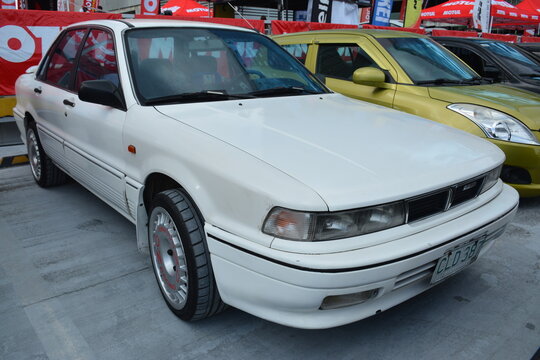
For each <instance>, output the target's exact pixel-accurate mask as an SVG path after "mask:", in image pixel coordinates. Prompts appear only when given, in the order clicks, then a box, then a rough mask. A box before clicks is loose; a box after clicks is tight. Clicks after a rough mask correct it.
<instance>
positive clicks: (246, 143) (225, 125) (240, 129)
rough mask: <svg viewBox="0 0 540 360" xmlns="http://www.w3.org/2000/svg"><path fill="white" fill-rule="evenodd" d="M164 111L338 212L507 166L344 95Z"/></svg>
mask: <svg viewBox="0 0 540 360" xmlns="http://www.w3.org/2000/svg"><path fill="white" fill-rule="evenodd" d="M156 109H157V110H158V111H160V112H161V113H163V114H165V115H167V116H169V117H171V118H174V119H176V120H178V121H181V122H183V123H185V124H187V125H189V126H191V127H193V128H196V129H198V130H200V131H202V132H204V133H206V134H208V135H210V136H213V137H215V138H217V139H220V140H221V141H223V142H226V143H227V144H230V145H231V146H234V147H236V148H238V149H239V150H241V151H245V152H247V153H249V154H251V155H252V156H254V157H256V158H258V159H260V160H262V161H264V162H266V163H267V164H269V165H271V166H273V167H275V168H277V169H279V170H280V171H282V172H284V173H286V174H288V175H289V176H291V177H293V178H295V179H297V180H299V181H301V182H302V183H304V184H305V185H307V186H309V187H310V188H312V189H313V190H314V191H316V192H317V193H318V194H319V195H320V196H321V197H322V199H323V200H324V201H325V202H326V204H327V205H328V208H329V210H332V211H335V210H343V209H351V208H356V207H362V206H368V205H372V204H378V203H384V202H389V201H394V200H398V199H403V198H407V197H411V196H414V195H418V194H421V193H425V192H429V191H431V190H435V189H437V188H440V187H443V186H446V185H450V184H453V183H456V182H459V181H462V180H465V179H468V178H470V177H473V176H475V175H477V174H480V173H483V172H485V171H488V170H490V169H491V168H493V167H495V166H496V165H498V164H500V163H502V162H503V160H504V154H503V153H502V152H501V151H500V150H499V149H498V148H497V147H496V146H494V145H492V144H490V143H489V142H487V141H485V140H482V139H480V138H478V137H475V136H473V135H470V134H467V133H465V132H462V131H460V130H456V129H453V128H450V127H447V126H444V125H440V124H437V123H435V122H432V121H428V120H425V119H421V118H419V117H416V116H413V115H409V114H406V113H402V112H398V111H395V110H391V109H388V108H385V107H382V106H378V105H374V104H370V103H365V102H361V101H357V100H353V99H350V98H347V97H344V96H342V95H339V94H328V95H304V96H294V97H275V98H261V99H249V100H242V101H218V102H208V103H197V104H178V105H164V106H158V107H156ZM208 160H209V161H212V159H208ZM215 166H219V164H215ZM276 196H279V195H276Z"/></svg>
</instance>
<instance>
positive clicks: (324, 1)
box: [307, 0, 332, 23]
mask: <svg viewBox="0 0 540 360" xmlns="http://www.w3.org/2000/svg"><path fill="white" fill-rule="evenodd" d="M307 11H308V20H311V22H316V23H329V22H330V21H331V20H332V0H309V3H308V9H307Z"/></svg>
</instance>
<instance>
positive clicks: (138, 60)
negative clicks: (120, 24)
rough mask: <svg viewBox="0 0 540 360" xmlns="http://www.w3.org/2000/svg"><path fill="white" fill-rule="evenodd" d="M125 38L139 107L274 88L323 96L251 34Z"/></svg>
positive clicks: (178, 31)
mask: <svg viewBox="0 0 540 360" xmlns="http://www.w3.org/2000/svg"><path fill="white" fill-rule="evenodd" d="M126 36H127V45H128V54H129V65H130V68H131V72H132V74H133V78H134V80H135V86H136V89H137V93H138V95H139V96H141V97H142V99H143V102H144V101H147V100H151V99H156V98H160V97H168V96H173V97H174V96H176V95H178V94H183V95H185V94H189V93H195V92H197V93H198V92H208V91H210V92H213V93H219V94H228V95H231V94H232V95H249V96H248V97H252V95H250V94H251V93H253V92H257V91H262V90H268V89H275V88H278V89H280V88H285V89H287V88H295V89H296V90H294V89H293V90H291V91H293V92H294V91H296V93H297V94H298V89H301V90H302V89H304V90H305V94H308V93H313V92H315V93H319V92H325V91H326V90H325V89H324V88H322V87H321V86H320V84H319V83H318V82H317V81H316V79H315V78H314V77H313V75H312V74H311V73H309V71H307V70H306V69H305V68H304V67H303V66H302V65H300V64H298V62H296V61H295V60H293V59H292V57H291V56H290V55H289V54H288V53H287V52H285V50H283V48H281V47H280V46H279V45H277V44H275V43H274V42H273V41H271V40H269V39H268V38H266V37H264V36H260V35H258V34H255V33H250V32H247V31H233V30H222V29H197V28H159V29H134V30H130V31H128V32H126ZM281 90H283V89H281ZM283 94H285V93H283ZM278 95H279V94H278ZM278 95H276V96H278ZM261 96H263V95H261ZM268 96H273V95H268ZM281 96H285V95H281ZM201 99H202V100H201ZM212 99H216V96H215V95H214V96H213V97H212ZM206 100H207V99H206V98H204V96H202V97H201V98H200V99H199V101H206ZM186 101H188V100H186Z"/></svg>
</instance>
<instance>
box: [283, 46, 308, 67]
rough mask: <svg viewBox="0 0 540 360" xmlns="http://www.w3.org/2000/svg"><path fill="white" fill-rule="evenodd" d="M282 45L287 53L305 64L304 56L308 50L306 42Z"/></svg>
mask: <svg viewBox="0 0 540 360" xmlns="http://www.w3.org/2000/svg"><path fill="white" fill-rule="evenodd" d="M282 47H283V48H284V49H285V50H287V51H288V52H289V54H291V55H292V56H294V57H295V58H297V59H298V60H299V61H300V62H301V63H302V64H304V65H305V64H306V57H307V51H308V45H307V44H289V45H282Z"/></svg>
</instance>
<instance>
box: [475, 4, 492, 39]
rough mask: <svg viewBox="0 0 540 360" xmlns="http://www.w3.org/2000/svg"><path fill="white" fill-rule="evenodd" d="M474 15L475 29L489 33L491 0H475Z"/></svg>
mask: <svg viewBox="0 0 540 360" xmlns="http://www.w3.org/2000/svg"><path fill="white" fill-rule="evenodd" d="M472 17H473V27H474V28H475V29H478V30H481V31H482V32H487V33H489V32H490V31H491V0H475V2H474V7H473V13H472Z"/></svg>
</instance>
